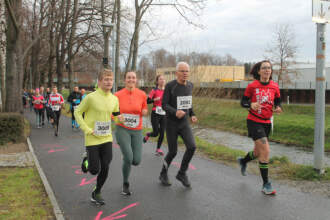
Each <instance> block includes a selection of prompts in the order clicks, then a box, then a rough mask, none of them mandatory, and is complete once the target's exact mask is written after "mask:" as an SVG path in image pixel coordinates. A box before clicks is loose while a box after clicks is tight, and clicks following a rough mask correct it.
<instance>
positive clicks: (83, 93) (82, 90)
mask: <svg viewBox="0 0 330 220" xmlns="http://www.w3.org/2000/svg"><path fill="white" fill-rule="evenodd" d="M85 92H86V90H85V89H81V101H82V100H83V99H84V98H85V97H86V94H85ZM82 117H83V118H84V117H85V113H83V115H82Z"/></svg>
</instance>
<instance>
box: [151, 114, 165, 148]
mask: <svg viewBox="0 0 330 220" xmlns="http://www.w3.org/2000/svg"><path fill="white" fill-rule="evenodd" d="M151 125H152V132H151V133H148V134H147V135H148V136H149V137H157V136H158V134H159V137H158V142H157V149H159V148H160V147H161V145H162V143H163V140H164V133H165V127H166V116H165V115H159V114H156V112H155V111H152V112H151Z"/></svg>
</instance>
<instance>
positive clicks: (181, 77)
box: [159, 62, 197, 187]
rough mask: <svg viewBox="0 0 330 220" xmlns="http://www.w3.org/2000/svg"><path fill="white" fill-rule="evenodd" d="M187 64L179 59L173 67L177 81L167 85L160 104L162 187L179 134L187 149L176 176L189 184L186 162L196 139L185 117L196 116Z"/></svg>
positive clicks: (194, 120)
mask: <svg viewBox="0 0 330 220" xmlns="http://www.w3.org/2000/svg"><path fill="white" fill-rule="evenodd" d="M189 69H190V68H189V65H188V64H187V63H185V62H179V63H178V64H177V66H176V77H177V79H176V80H173V81H171V82H169V83H167V84H166V86H165V91H164V96H163V102H162V107H163V109H164V110H165V111H166V137H167V143H168V153H167V155H166V157H165V159H164V163H163V168H162V171H161V173H160V176H159V179H160V181H161V183H162V184H163V185H165V186H170V185H171V182H170V181H169V179H168V175H167V171H168V168H169V166H170V165H171V162H172V160H173V159H174V157H175V156H176V154H177V150H178V136H179V135H180V136H181V137H182V139H183V142H184V143H185V145H186V152H185V153H184V155H183V158H182V163H181V167H180V170H179V172H178V174H177V175H176V179H177V180H179V181H180V182H181V183H182V184H183V185H184V186H185V187H191V184H190V181H189V179H188V176H187V174H186V171H187V169H188V166H189V163H190V161H191V159H192V157H193V155H194V153H195V150H196V144H195V139H194V136H193V133H192V130H191V127H190V124H189V120H188V117H191V121H192V122H193V123H196V122H197V117H196V116H195V114H194V112H193V107H192V89H193V84H192V83H191V82H189V81H188V78H189Z"/></svg>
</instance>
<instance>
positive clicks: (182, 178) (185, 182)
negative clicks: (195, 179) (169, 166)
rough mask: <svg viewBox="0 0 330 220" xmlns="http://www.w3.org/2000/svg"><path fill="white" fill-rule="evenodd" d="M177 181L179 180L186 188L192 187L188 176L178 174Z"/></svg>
mask: <svg viewBox="0 0 330 220" xmlns="http://www.w3.org/2000/svg"><path fill="white" fill-rule="evenodd" d="M176 179H177V180H179V181H180V182H181V183H182V185H184V186H185V187H191V184H190V182H189V179H188V176H187V175H186V174H183V173H181V172H178V174H177V175H176Z"/></svg>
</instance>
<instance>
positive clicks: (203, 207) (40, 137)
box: [25, 111, 330, 220]
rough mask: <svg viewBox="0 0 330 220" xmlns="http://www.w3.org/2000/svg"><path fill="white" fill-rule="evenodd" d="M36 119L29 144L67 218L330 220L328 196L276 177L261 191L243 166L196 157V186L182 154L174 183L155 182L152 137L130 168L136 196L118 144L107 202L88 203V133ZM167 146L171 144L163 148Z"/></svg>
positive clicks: (157, 160)
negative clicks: (183, 174) (267, 191)
mask: <svg viewBox="0 0 330 220" xmlns="http://www.w3.org/2000/svg"><path fill="white" fill-rule="evenodd" d="M25 116H26V117H27V118H28V119H29V121H30V122H31V126H32V129H31V136H30V139H31V142H32V146H33V148H34V150H35V153H36V155H37V157H38V160H39V162H40V165H41V166H42V168H43V170H44V172H45V174H46V176H47V179H48V181H49V183H50V185H51V187H52V189H53V191H54V193H55V196H56V199H57V201H58V203H59V205H60V208H61V210H62V211H63V212H64V216H65V218H66V219H77V220H82V219H89V220H102V219H103V220H114V219H128V220H133V219H135V220H149V219H157V220H169V219H173V220H185V219H189V220H201V219H212V220H213V219H224V220H231V219H232V220H241V219H242V220H243V219H244V220H248V219H253V220H275V219H276V220H291V219H292V220H293V219H295V220H298V219H299V220H303V219H306V220H311V219H312V220H318V219H319V220H321V219H322V220H325V219H330V199H328V198H326V197H321V196H317V195H314V194H308V193H302V192H299V191H297V190H296V189H295V188H292V187H288V186H286V185H280V184H277V183H276V182H273V186H274V187H275V188H276V190H277V192H278V194H277V195H276V196H265V195H263V194H262V193H261V182H262V181H261V178H260V177H259V176H254V175H249V176H246V177H242V176H241V175H240V172H239V170H238V169H237V168H236V169H235V168H232V167H228V166H225V165H222V164H219V163H216V162H214V161H211V160H207V159H205V158H200V157H198V156H195V157H194V158H193V160H192V162H191V165H192V166H191V167H190V170H189V172H188V176H189V177H190V180H191V183H192V189H187V188H185V187H183V186H182V185H181V183H180V182H178V181H177V180H176V179H175V175H176V173H177V171H178V166H179V164H180V160H181V158H182V152H179V153H178V155H177V156H176V158H175V160H174V161H175V163H174V164H173V165H172V166H171V167H170V170H169V177H170V180H171V181H172V183H173V184H172V186H171V187H164V186H162V185H161V184H160V183H159V181H158V176H159V172H160V169H161V166H162V158H161V157H157V156H155V155H154V154H153V153H154V150H155V143H147V144H145V145H144V146H143V155H142V163H141V164H140V166H138V167H133V168H132V172H131V177H130V184H131V190H132V191H133V194H132V196H130V197H126V196H123V195H121V194H120V193H121V188H122V174H121V165H122V156H121V152H120V149H119V148H118V145H116V144H114V148H113V160H112V162H111V165H110V172H109V178H108V180H107V182H106V183H105V185H104V187H103V189H102V196H103V197H104V199H105V201H106V205H104V206H100V207H97V206H94V205H93V204H91V202H90V195H91V191H92V189H93V187H94V185H95V177H94V176H92V175H90V174H82V173H81V171H80V168H79V167H80V163H81V155H82V153H83V152H84V150H85V149H84V148H85V147H84V140H83V134H82V132H80V131H72V129H71V119H69V118H66V117H64V116H62V118H61V121H60V131H59V136H58V137H55V136H54V133H53V130H52V129H51V128H50V125H47V123H46V126H45V128H43V129H37V128H35V127H36V126H35V116H34V114H32V113H30V112H28V111H27V112H25ZM165 151H166V149H165Z"/></svg>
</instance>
